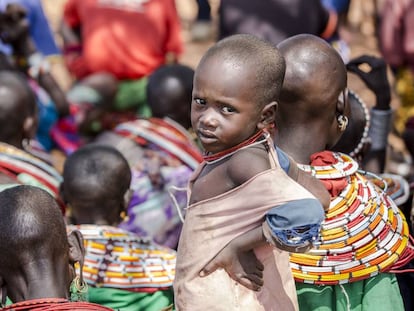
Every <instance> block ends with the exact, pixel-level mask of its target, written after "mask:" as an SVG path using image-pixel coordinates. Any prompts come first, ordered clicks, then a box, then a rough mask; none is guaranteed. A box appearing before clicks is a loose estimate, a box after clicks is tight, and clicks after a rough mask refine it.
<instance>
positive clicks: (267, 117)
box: [257, 101, 277, 130]
mask: <svg viewBox="0 0 414 311" xmlns="http://www.w3.org/2000/svg"><path fill="white" fill-rule="evenodd" d="M276 112H277V102H275V101H274V102H271V103H269V104H267V105H266V106H264V107H263V109H262V115H261V118H260V122H259V124H257V128H258V129H260V130H262V129H265V128H269V127H272V125H274V124H275V122H276Z"/></svg>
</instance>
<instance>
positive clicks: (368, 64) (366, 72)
mask: <svg viewBox="0 0 414 311" xmlns="http://www.w3.org/2000/svg"><path fill="white" fill-rule="evenodd" d="M364 66H365V67H364ZM346 68H347V69H348V71H349V72H352V73H354V74H356V75H357V76H358V77H360V79H361V80H362V81H363V82H364V83H365V85H366V86H367V87H368V89H370V90H371V91H372V92H373V93H374V94H375V97H376V103H375V106H374V107H373V109H376V110H384V111H389V110H390V109H391V107H390V104H391V89H390V84H389V82H388V77H387V64H386V63H385V61H384V60H383V59H382V58H379V57H375V56H371V55H362V56H359V57H357V58H355V59H352V60H351V61H350V62H349V63H348V64H347V65H346ZM365 150H366V153H365V154H362V155H361V157H362V166H363V168H364V169H365V170H367V171H370V172H372V173H382V172H384V169H385V162H386V154H387V150H386V149H382V150H370V146H366V148H365Z"/></svg>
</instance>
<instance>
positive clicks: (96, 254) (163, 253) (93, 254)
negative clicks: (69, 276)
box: [67, 225, 176, 293]
mask: <svg viewBox="0 0 414 311" xmlns="http://www.w3.org/2000/svg"><path fill="white" fill-rule="evenodd" d="M74 229H76V230H79V231H80V232H81V233H82V235H83V237H84V245H85V250H86V254H85V261H84V266H83V277H84V280H85V282H87V283H88V285H90V286H94V287H111V288H118V289H123V290H128V291H133V292H149V293H151V292H155V291H158V290H164V289H168V288H171V286H172V283H173V280H174V276H175V261H176V253H175V251H173V250H170V249H168V248H166V247H163V246H160V245H157V244H155V243H154V242H152V241H150V240H148V239H145V238H142V237H139V236H137V235H135V234H132V233H130V232H128V231H125V230H122V229H119V228H116V227H111V226H98V225H77V226H73V225H71V226H68V228H67V230H68V231H71V230H74Z"/></svg>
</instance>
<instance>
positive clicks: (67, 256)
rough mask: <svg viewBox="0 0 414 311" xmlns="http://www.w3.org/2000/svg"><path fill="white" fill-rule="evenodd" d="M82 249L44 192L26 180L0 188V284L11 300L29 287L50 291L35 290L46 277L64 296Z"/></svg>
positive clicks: (63, 296) (54, 204) (80, 243)
mask: <svg viewBox="0 0 414 311" xmlns="http://www.w3.org/2000/svg"><path fill="white" fill-rule="evenodd" d="M82 254H83V245H82V237H81V236H79V232H76V234H75V233H73V234H71V235H70V236H69V238H68V235H67V233H66V226H65V223H64V219H63V217H62V213H61V210H60V208H59V206H58V204H57V203H56V200H55V199H54V198H53V197H52V196H51V195H50V194H49V193H47V192H46V191H44V190H42V189H40V188H38V187H33V186H27V185H22V186H16V187H12V188H9V189H6V190H4V191H2V192H0V285H1V287H2V288H6V289H7V295H8V296H9V298H11V299H12V301H14V302H16V301H20V300H23V299H24V298H28V295H30V294H33V290H36V291H37V292H38V293H39V291H42V290H43V291H47V290H50V288H49V289H47V288H45V289H42V288H38V289H34V287H36V286H40V285H45V287H47V286H46V284H45V283H43V281H44V280H45V279H50V280H51V281H52V282H54V285H55V286H56V288H55V289H54V292H55V293H59V294H60V295H61V296H60V297H62V298H66V297H67V296H68V292H69V285H70V282H71V280H72V279H73V277H74V270H73V264H74V262H76V261H82V260H83V258H82ZM35 282H37V283H35ZM30 291H31V292H30ZM28 292H30V293H28ZM3 293H4V292H3ZM44 294H45V295H47V294H46V292H44ZM43 297H44V296H43ZM46 297H48V296H46ZM38 298H41V297H38Z"/></svg>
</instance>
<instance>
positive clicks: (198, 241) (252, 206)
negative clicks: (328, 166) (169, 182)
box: [174, 149, 313, 311]
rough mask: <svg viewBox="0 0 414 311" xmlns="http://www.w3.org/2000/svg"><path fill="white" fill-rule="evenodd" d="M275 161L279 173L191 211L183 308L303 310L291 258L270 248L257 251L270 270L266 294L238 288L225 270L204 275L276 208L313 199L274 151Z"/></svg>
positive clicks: (178, 283) (182, 250)
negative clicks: (222, 253) (204, 270)
mask: <svg viewBox="0 0 414 311" xmlns="http://www.w3.org/2000/svg"><path fill="white" fill-rule="evenodd" d="M269 158H270V161H271V163H272V167H273V169H269V170H267V171H264V172H262V173H260V174H258V175H256V176H254V177H253V178H251V179H250V180H249V181H247V182H246V183H244V184H243V185H241V186H239V187H237V188H235V189H232V190H230V191H228V192H226V193H224V194H221V195H219V196H216V197H214V198H211V199H208V200H204V201H201V202H198V203H196V204H193V205H191V206H189V207H188V209H187V212H186V216H185V222H184V226H183V230H182V233H181V237H180V242H179V246H178V254H177V265H176V276H175V280H174V294H175V306H176V308H177V310H180V311H186V310H191V311H197V310H215V311H219V310H223V311H224V310H225V311H229V310H232V311H233V310H266V311H272V310H283V311H289V310H297V309H298V304H297V298H296V290H295V285H294V280H293V277H292V274H291V270H290V266H289V254H288V253H287V252H284V251H281V250H278V249H276V248H274V247H272V246H270V244H269V245H267V246H264V247H262V248H260V249H256V250H255V252H256V255H257V256H258V258H259V259H260V260H261V261H262V262H263V264H264V266H265V270H264V286H263V288H262V290H261V291H260V292H254V291H251V290H248V289H247V288H245V287H243V286H242V285H239V284H237V283H236V282H235V281H233V280H232V279H231V278H230V277H229V276H228V274H227V273H226V272H225V271H224V270H222V269H221V270H217V271H215V272H214V273H212V274H211V275H209V276H207V277H204V278H200V277H199V276H198V273H199V272H200V271H201V269H202V268H203V267H204V266H205V265H206V264H207V263H208V262H209V261H210V260H211V259H212V258H213V257H214V256H215V255H216V254H217V253H218V252H219V251H220V250H221V249H222V248H223V247H224V246H225V245H226V244H228V243H229V242H230V241H231V240H233V239H234V238H235V237H237V236H239V235H241V234H243V233H245V232H247V231H249V230H251V229H253V228H255V227H259V226H261V224H262V223H263V221H264V215H265V214H266V212H267V211H268V210H270V209H271V208H272V207H275V206H280V205H281V204H283V203H286V202H288V201H291V200H296V199H304V198H313V196H312V195H311V194H310V193H309V192H308V191H307V190H305V189H304V188H302V187H301V186H300V185H299V184H297V183H296V182H294V181H293V180H292V179H290V178H289V177H288V176H287V175H286V174H285V172H284V171H283V170H282V169H281V168H280V166H279V162H278V160H277V156H276V154H275V152H274V151H273V149H272V152H271V153H270V154H269ZM203 165H206V164H205V163H204V164H201V166H200V167H199V168H198V169H197V170H196V172H195V173H194V175H193V178H192V180H194V179H195V178H197V176H198V174H199V173H200V172H201V169H202V167H203ZM190 191H191V182H190V186H189V192H190ZM188 197H190V196H188Z"/></svg>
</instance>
